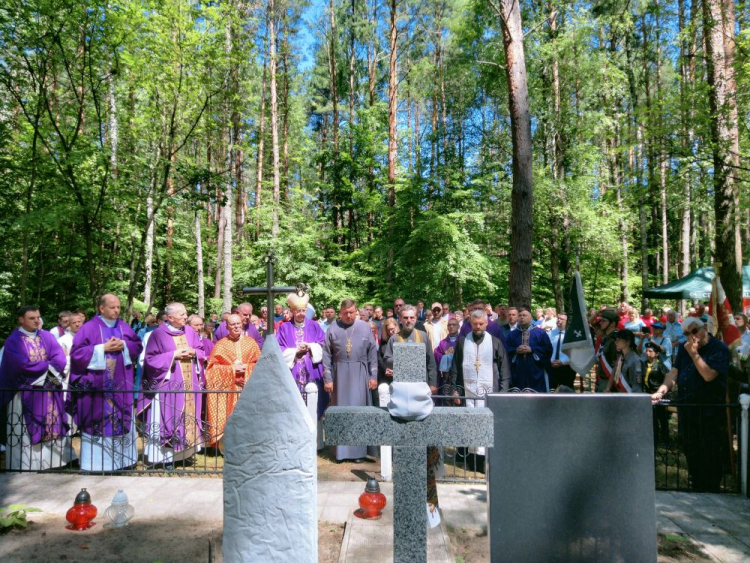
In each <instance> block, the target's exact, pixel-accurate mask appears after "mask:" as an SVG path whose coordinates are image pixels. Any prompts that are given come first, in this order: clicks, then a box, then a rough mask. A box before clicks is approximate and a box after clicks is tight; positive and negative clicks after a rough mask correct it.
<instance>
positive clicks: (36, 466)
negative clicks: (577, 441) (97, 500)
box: [0, 384, 741, 493]
mask: <svg viewBox="0 0 750 563" xmlns="http://www.w3.org/2000/svg"><path fill="white" fill-rule="evenodd" d="M310 385H312V386H313V387H315V386H314V384H310ZM309 391H310V395H307V394H306V393H305V392H302V397H303V399H304V400H305V401H307V400H308V398H312V403H315V404H313V405H310V406H309V407H308V408H309V410H310V412H311V414H312V415H315V413H316V410H317V408H318V395H317V393H316V392H315V391H316V389H314V388H310V389H309ZM488 391H489V390H488V389H475V390H474V392H471V391H470V390H467V389H466V388H460V387H451V386H448V385H444V386H442V387H441V388H440V389H439V394H438V395H435V396H434V400H435V403H436V404H437V405H440V406H451V405H455V406H469V407H472V406H483V405H484V395H485V394H486V393H487V392H488ZM514 391H515V392H520V390H514ZM239 394H240V391H225V390H218V389H198V390H191V389H182V388H179V386H177V385H175V386H173V387H172V388H163V387H162V388H160V389H140V390H133V389H114V388H110V389H104V390H102V389H92V388H87V387H84V386H81V387H76V388H68V389H65V388H62V387H58V386H55V385H53V384H45V385H44V386H42V387H32V388H29V389H23V390H17V389H0V404H5V405H6V406H5V407H4V408H3V409H2V410H0V444H2V445H4V446H5V451H4V452H0V471H3V470H5V471H43V470H51V471H59V472H74V473H78V472H91V473H101V474H104V473H106V474H133V473H136V474H156V475H196V476H198V475H208V476H220V475H221V474H222V471H223V467H224V458H223V441H222V437H223V430H224V425H225V424H226V420H227V418H228V416H229V414H231V411H232V409H233V408H234V405H235V404H236V402H237V400H238V398H239ZM381 400H382V397H381ZM315 418H317V416H315ZM740 418H741V408H740V405H739V404H738V403H730V404H720V405H697V404H687V403H683V404H678V403H675V402H670V401H663V402H662V403H661V404H659V405H656V406H654V417H653V428H654V455H655V469H656V488H657V489H660V490H678V491H683V490H704V489H705V487H706V485H705V482H703V481H702V482H701V483H696V482H695V480H696V475H698V479H699V480H700V479H703V477H702V475H703V474H704V473H706V472H707V473H708V474H709V481H710V480H711V479H713V480H714V481H716V475H717V474H718V475H719V478H718V485H717V486H715V487H710V488H711V489H712V490H716V491H717V492H727V493H737V492H740V452H739V444H740V436H739V435H740ZM319 444H321V442H319ZM320 447H321V446H320V445H319V448H320ZM482 453H483V452H482V451H481V449H480V448H472V447H469V446H467V447H446V448H443V456H442V458H443V466H444V470H440V471H439V473H438V480H439V481H441V482H450V483H484V482H485V480H486V468H485V463H484V459H485V457H484V456H483V455H482Z"/></svg>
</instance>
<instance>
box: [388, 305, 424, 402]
mask: <svg viewBox="0 0 750 563" xmlns="http://www.w3.org/2000/svg"><path fill="white" fill-rule="evenodd" d="M400 320H401V330H399V331H398V332H397V333H396V334H394V335H393V336H391V337H390V339H389V340H388V345H387V346H386V349H385V353H384V354H383V361H384V363H385V374H386V376H389V377H393V344H394V343H396V342H422V343H424V345H425V357H426V359H427V383H428V384H429V386H430V389H432V392H433V393H437V384H438V378H437V366H436V365H435V356H434V354H433V353H432V344H431V343H430V337H429V336H427V333H426V332H424V331H423V330H419V329H418V328H416V324H417V309H416V307H414V306H413V305H404V306H403V307H402V308H401V318H400Z"/></svg>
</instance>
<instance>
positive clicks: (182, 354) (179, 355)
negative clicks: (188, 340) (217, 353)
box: [174, 348, 195, 360]
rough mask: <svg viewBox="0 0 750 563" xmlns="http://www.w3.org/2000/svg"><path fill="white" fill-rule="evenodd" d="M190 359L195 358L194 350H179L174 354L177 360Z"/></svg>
mask: <svg viewBox="0 0 750 563" xmlns="http://www.w3.org/2000/svg"><path fill="white" fill-rule="evenodd" d="M188 358H195V350H193V349H192V348H178V349H177V350H175V352H174V359H175V360H185V359H188Z"/></svg>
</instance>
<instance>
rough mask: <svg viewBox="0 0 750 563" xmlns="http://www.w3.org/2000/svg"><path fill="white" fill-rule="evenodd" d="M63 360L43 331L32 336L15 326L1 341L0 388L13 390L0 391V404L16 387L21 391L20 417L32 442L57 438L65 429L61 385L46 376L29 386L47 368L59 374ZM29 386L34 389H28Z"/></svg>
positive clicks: (9, 398) (4, 401) (45, 371)
mask: <svg viewBox="0 0 750 563" xmlns="http://www.w3.org/2000/svg"><path fill="white" fill-rule="evenodd" d="M65 363H66V360H65V352H63V349H62V347H60V345H59V344H58V343H57V339H56V338H55V337H54V336H53V335H52V334H50V333H49V332H47V331H46V330H38V331H37V332H36V335H35V336H34V337H29V336H27V335H26V334H24V333H23V332H21V331H20V330H19V329H16V330H14V331H13V332H12V333H11V335H10V336H9V337H8V339H7V340H6V341H5V351H4V352H3V362H2V365H0V389H11V390H13V391H0V404H1V405H6V404H7V403H8V402H10V401H11V400H12V399H13V396H14V395H15V391H16V390H17V391H19V392H20V393H21V403H22V405H23V417H24V420H25V422H26V430H27V431H28V433H29V437H30V438H31V443H32V444H39V443H40V442H47V441H50V440H55V439H57V438H61V437H62V436H64V435H65V434H66V433H67V431H68V425H67V424H66V422H65V416H64V415H65V405H64V401H63V390H62V387H60V386H59V385H56V384H55V383H54V382H53V381H51V379H50V378H49V377H47V378H46V379H45V381H44V383H43V384H42V385H36V386H34V385H32V384H33V383H34V382H35V381H36V380H38V379H39V378H40V377H42V376H43V375H45V374H46V373H47V372H48V371H49V368H50V367H52V368H54V369H55V370H57V371H58V372H59V373H60V374H62V373H63V371H64V370H65ZM30 389H37V391H28V390H30ZM42 389H44V391H42ZM24 390H27V391H24ZM9 414H10V413H9ZM2 424H5V421H2Z"/></svg>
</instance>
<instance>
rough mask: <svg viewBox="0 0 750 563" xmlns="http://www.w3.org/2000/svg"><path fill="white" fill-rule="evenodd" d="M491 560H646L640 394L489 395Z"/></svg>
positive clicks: (650, 500)
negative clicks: (492, 435)
mask: <svg viewBox="0 0 750 563" xmlns="http://www.w3.org/2000/svg"><path fill="white" fill-rule="evenodd" d="M488 406H489V408H490V409H491V410H492V412H493V414H494V424H495V445H494V447H492V448H491V449H490V450H489V462H490V467H489V483H490V487H489V536H490V555H491V560H492V561H493V563H499V562H502V561H509V562H516V561H524V562H525V563H534V562H539V563H554V562H569V561H577V562H588V561H590V562H594V561H597V562H604V561H606V562H607V563H616V562H619V561H622V562H631V561H638V562H649V561H653V562H655V561H656V508H655V503H654V442H653V430H652V426H651V417H652V411H651V409H652V407H651V400H650V397H649V396H648V395H624V394H608V395H604V394H602V395H575V394H571V395H563V394H546V395H536V394H506V395H498V394H494V395H489V397H488Z"/></svg>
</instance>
